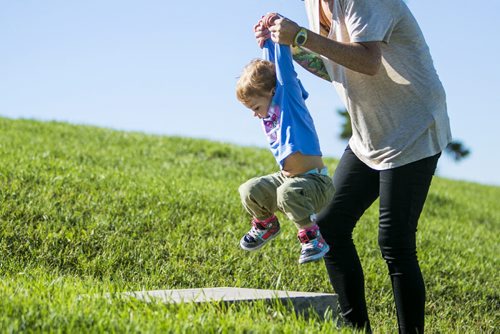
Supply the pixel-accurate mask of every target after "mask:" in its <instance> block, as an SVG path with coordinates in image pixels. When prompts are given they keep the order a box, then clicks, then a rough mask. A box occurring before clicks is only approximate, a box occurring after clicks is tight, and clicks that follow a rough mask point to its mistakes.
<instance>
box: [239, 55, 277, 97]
mask: <svg viewBox="0 0 500 334" xmlns="http://www.w3.org/2000/svg"><path fill="white" fill-rule="evenodd" d="M275 86H276V69H275V67H274V64H273V63H271V62H270V61H267V60H263V59H254V60H252V61H251V62H250V63H249V64H248V65H246V66H245V67H244V68H243V72H242V73H241V76H240V77H239V79H238V82H237V83H236V97H237V98H238V100H240V101H241V102H243V103H245V102H249V99H250V98H252V97H258V96H262V95H264V94H265V93H267V92H270V91H271V90H272V89H273V88H274V87H275Z"/></svg>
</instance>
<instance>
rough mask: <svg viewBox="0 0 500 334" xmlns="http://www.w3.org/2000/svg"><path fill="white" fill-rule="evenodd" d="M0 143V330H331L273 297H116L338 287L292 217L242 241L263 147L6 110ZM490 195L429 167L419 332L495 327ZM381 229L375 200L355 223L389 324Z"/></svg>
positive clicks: (376, 313) (496, 220)
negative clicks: (279, 229)
mask: <svg viewBox="0 0 500 334" xmlns="http://www.w3.org/2000/svg"><path fill="white" fill-rule="evenodd" d="M0 157H1V159H0V201H1V205H0V278H1V280H0V332H5V333H10V332H14V333H15V332H91V333H94V332H170V333H193V332H204V333H251V332H255V333H258V332H274V333H297V332H305V333H320V332H321V333H328V332H336V329H335V326H334V324H333V321H331V320H327V321H322V320H320V319H318V318H314V317H313V318H310V319H304V318H301V317H296V316H295V315H294V314H293V313H291V312H289V311H287V310H286V309H285V308H280V307H279V305H274V306H269V305H264V304H259V303H257V304H254V305H232V306H227V305H220V304H217V303H214V304H207V305H202V306H195V305H191V304H186V305H164V304H161V303H143V302H139V301H135V300H131V299H126V298H120V297H119V294H118V293H119V292H122V291H137V290H155V289H180V288H199V287H220V286H233V287H244V288H262V289H287V290H294V291H296V290H301V291H311V292H333V291H332V288H331V286H330V284H329V282H328V278H327V275H326V271H325V269H324V267H323V265H322V264H321V263H315V264H311V265H308V266H307V267H300V266H299V265H298V264H297V257H298V249H299V245H298V243H297V241H296V237H295V234H296V231H295V228H294V226H292V224H291V223H290V224H287V223H285V224H283V229H284V231H283V232H284V233H282V235H281V236H280V237H279V238H277V239H276V240H275V241H273V243H272V244H271V245H270V246H266V250H265V251H261V252H257V253H251V254H249V253H246V252H244V251H242V250H240V249H239V247H238V241H239V238H240V237H241V235H242V234H243V233H245V232H246V230H247V229H248V217H247V216H246V214H245V213H244V211H243V209H242V207H241V204H240V202H239V198H238V194H237V188H238V186H239V184H241V183H242V182H244V181H245V180H247V179H248V178H250V177H253V176H256V175H260V174H264V173H270V172H273V171H275V170H276V166H275V162H274V160H273V158H272V156H271V154H270V153H269V152H268V151H267V150H265V149H257V148H248V147H238V146H235V145H229V144H224V143H215V142H210V141H204V140H194V139H187V138H177V137H164V136H152V135H144V134H140V133H130V132H120V131H112V130H108V129H101V128H95V127H87V126H74V125H68V124H64V123H54V122H36V121H28V120H8V119H3V118H0ZM327 163H328V165H329V166H330V169H331V170H333V169H334V168H335V165H336V161H335V160H332V159H328V160H327ZM499 198H500V187H493V186H485V185H478V184H474V183H468V182H458V181H450V180H446V179H442V178H439V177H436V178H435V179H434V181H433V185H432V187H431V191H430V194H429V198H428V201H427V203H426V206H425V209H424V212H423V214H422V218H421V220H420V223H419V233H418V246H419V258H420V262H421V266H422V271H423V273H424V277H425V279H426V286H427V304H426V328H427V331H428V332H430V333H470V332H477V333H493V332H495V331H496V330H498V328H500V295H499V288H500V284H499V283H500V282H499V279H498V268H499V257H498V254H500V249H499V233H500V201H499ZM281 217H282V220H283V221H284V222H285V221H286V219H285V218H284V217H283V216H281ZM376 234H377V207H376V205H374V206H372V207H371V208H370V209H369V210H368V211H367V212H366V214H365V215H364V216H363V218H362V220H361V221H360V222H359V224H358V227H357V228H356V230H355V239H356V244H357V247H358V252H359V253H360V257H361V259H362V263H363V267H364V270H365V278H366V288H367V298H368V300H367V302H368V305H369V313H370V317H371V320H372V324H373V327H374V330H375V332H377V333H390V332H397V325H396V315H395V309H394V306H393V299H392V292H391V286H390V281H389V278H388V275H387V269H386V266H385V263H384V262H383V260H382V259H381V256H380V252H379V250H378V246H377V238H376ZM106 293H112V294H113V296H115V297H113V298H106V297H105V295H106ZM115 293H116V294H115ZM82 296H84V297H82ZM89 296H92V297H89ZM344 332H348V331H344Z"/></svg>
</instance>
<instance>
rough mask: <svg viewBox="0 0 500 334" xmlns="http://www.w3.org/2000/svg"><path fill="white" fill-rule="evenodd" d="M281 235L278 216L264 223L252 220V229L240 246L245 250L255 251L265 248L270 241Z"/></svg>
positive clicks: (242, 239)
mask: <svg viewBox="0 0 500 334" xmlns="http://www.w3.org/2000/svg"><path fill="white" fill-rule="evenodd" d="M279 233H280V223H279V221H278V218H276V216H274V215H273V216H272V217H271V218H268V219H266V220H264V221H259V220H257V219H255V218H254V219H253V220H252V228H251V229H250V231H248V233H247V234H245V235H244V236H243V238H241V240H240V246H241V248H243V249H244V250H247V251H254V250H257V249H259V248H261V247H262V246H264V245H265V244H266V243H267V242H268V241H270V240H272V239H274V238H275V237H276V236H277V235H278V234H279Z"/></svg>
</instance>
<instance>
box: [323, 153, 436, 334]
mask: <svg viewBox="0 0 500 334" xmlns="http://www.w3.org/2000/svg"><path fill="white" fill-rule="evenodd" d="M440 155H441V154H440V153H439V154H437V155H435V156H432V157H429V158H425V159H422V160H419V161H416V162H413V163H410V164H407V165H405V166H402V167H397V168H393V169H388V170H383V171H378V170H374V169H372V168H370V167H368V166H367V165H365V164H364V163H363V162H361V161H360V160H359V159H358V158H357V157H356V156H355V155H354V153H353V152H352V150H351V149H350V147H347V149H346V150H345V152H344V154H343V156H342V158H341V159H340V162H339V165H338V166H337V169H336V170H335V175H334V177H333V183H334V185H335V196H334V197H333V199H332V201H331V203H330V204H329V205H328V206H327V207H326V208H325V209H324V210H323V211H322V212H321V213H320V215H319V216H318V224H319V226H320V229H321V234H322V235H323V237H324V238H325V240H326V242H327V243H328V244H329V245H330V252H329V253H328V254H327V255H326V256H325V264H326V269H327V271H328V275H329V277H330V282H331V284H332V286H333V288H334V290H335V292H336V293H337V294H338V296H339V304H340V308H341V312H342V316H343V319H344V321H345V322H347V323H348V324H349V325H351V326H354V327H356V328H365V329H367V331H368V332H369V331H370V322H369V319H368V313H367V310H366V300H365V289H364V276H363V269H362V268H361V263H360V261H359V257H358V254H357V252H356V248H355V246H354V243H353V240H352V231H353V229H354V227H355V225H356V223H357V221H358V220H359V218H360V217H361V216H362V215H363V213H364V212H365V210H366V209H367V208H368V207H369V206H370V205H371V204H372V203H373V202H374V201H375V200H376V199H377V198H378V197H379V196H380V213H379V214H380V216H379V235H378V243H379V246H380V250H381V252H382V256H383V258H384V259H385V261H386V263H387V266H388V268H389V275H390V277H391V283H392V289H393V293H394V299H395V302H396V309H397V316H398V324H399V331H400V333H421V332H423V329H424V304H425V286H424V281H423V278H422V273H421V272H420V267H419V264H418V260H417V252H416V245H415V234H416V230H417V223H418V218H419V216H420V212H421V211H422V208H423V205H424V202H425V199H426V197H427V192H428V190H429V186H430V184H431V180H432V176H433V175H434V171H435V169H436V165H437V161H438V159H439V156H440Z"/></svg>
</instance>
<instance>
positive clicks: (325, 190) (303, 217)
mask: <svg viewBox="0 0 500 334" xmlns="http://www.w3.org/2000/svg"><path fill="white" fill-rule="evenodd" d="M239 192H240V196H241V202H242V203H243V207H244V208H245V210H246V211H247V212H248V213H249V214H250V215H252V216H253V217H254V218H256V219H258V220H264V219H266V218H269V217H270V216H272V215H273V214H274V213H275V212H276V211H277V210H280V211H281V212H283V213H284V214H285V215H286V216H287V217H288V218H289V219H290V220H291V221H293V222H294V223H295V225H296V226H297V227H298V228H300V227H301V226H304V225H307V224H310V223H311V215H313V214H316V213H318V212H319V211H320V210H321V209H322V208H323V207H324V206H325V205H326V204H327V203H328V202H330V200H331V199H332V197H333V193H334V188H333V182H332V179H331V178H330V177H329V176H328V175H323V174H302V175H297V176H295V177H286V176H284V175H283V174H282V173H281V172H278V173H274V174H269V175H265V176H260V177H255V178H252V179H250V180H248V181H247V182H245V183H243V184H242V185H241V186H240V187H239Z"/></svg>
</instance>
